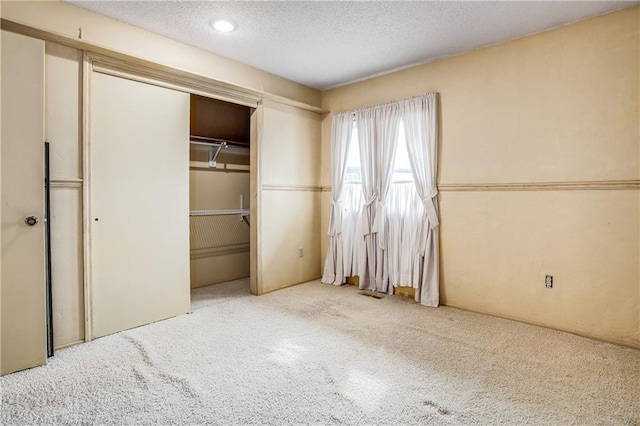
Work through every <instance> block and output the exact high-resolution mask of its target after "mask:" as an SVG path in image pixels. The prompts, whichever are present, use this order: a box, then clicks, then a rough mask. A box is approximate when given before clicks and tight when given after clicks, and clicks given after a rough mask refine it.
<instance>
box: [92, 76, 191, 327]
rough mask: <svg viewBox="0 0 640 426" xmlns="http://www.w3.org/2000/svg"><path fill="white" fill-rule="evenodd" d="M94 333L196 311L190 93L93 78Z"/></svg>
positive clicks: (110, 78) (108, 78) (136, 83)
mask: <svg viewBox="0 0 640 426" xmlns="http://www.w3.org/2000/svg"><path fill="white" fill-rule="evenodd" d="M90 126H91V140H90V157H91V163H90V176H91V179H90V182H91V183H90V198H91V210H90V214H91V235H90V239H91V300H92V303H91V308H92V309H91V312H92V313H91V321H92V337H94V338H96V337H101V336H104V335H107V334H111V333H115V332H118V331H122V330H126V329H129V328H133V327H137V326H140V325H144V324H148V323H151V322H154V321H158V320H162V319H165V318H169V317H173V316H176V315H180V314H183V313H187V312H189V309H190V293H189V287H190V286H189V95H188V94H186V93H182V92H177V91H174V90H169V89H165V88H161V87H157V86H153V85H149V84H144V83H139V82H135V81H131V80H127V79H123V78H119V77H113V76H109V75H105V74H100V73H93V74H92V82H91V124H90Z"/></svg>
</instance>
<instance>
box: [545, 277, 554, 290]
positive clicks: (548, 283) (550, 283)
mask: <svg viewBox="0 0 640 426" xmlns="http://www.w3.org/2000/svg"><path fill="white" fill-rule="evenodd" d="M544 286H545V287H546V288H553V275H545V276H544Z"/></svg>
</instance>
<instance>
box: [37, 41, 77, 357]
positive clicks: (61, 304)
mask: <svg viewBox="0 0 640 426" xmlns="http://www.w3.org/2000/svg"><path fill="white" fill-rule="evenodd" d="M45 49H46V56H45V60H46V62H45V76H46V82H45V87H46V93H45V105H46V108H45V110H46V116H45V139H46V141H47V142H49V143H50V163H51V185H52V188H51V248H52V258H51V262H52V265H51V270H52V296H53V339H54V346H55V347H56V348H60V347H64V346H68V345H71V344H74V343H78V342H81V341H83V340H84V290H83V289H84V282H83V273H82V268H83V254H82V182H81V180H82V141H81V116H80V109H81V103H82V95H81V93H82V88H81V85H80V82H81V81H82V79H81V75H82V74H81V73H82V69H81V68H82V52H80V51H79V50H76V49H72V48H69V47H65V46H61V45H59V44H55V43H46V45H45Z"/></svg>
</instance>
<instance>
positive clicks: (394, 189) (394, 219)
mask: <svg viewBox="0 0 640 426" xmlns="http://www.w3.org/2000/svg"><path fill="white" fill-rule="evenodd" d="M386 207H387V208H386V210H387V222H388V223H389V230H388V233H387V257H388V259H389V283H390V284H392V285H393V286H399V285H401V286H410V287H414V288H417V284H418V282H419V280H420V276H421V272H422V262H420V263H419V265H416V264H415V262H414V260H415V259H416V253H417V252H418V234H417V232H416V230H417V229H419V226H420V225H421V223H422V214H423V210H424V208H423V207H422V201H421V200H420V197H419V196H418V192H417V191H416V186H415V184H414V183H413V182H412V181H408V182H394V183H392V184H391V188H390V189H389V194H388V195H387V203H386Z"/></svg>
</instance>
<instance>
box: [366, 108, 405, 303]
mask: <svg viewBox="0 0 640 426" xmlns="http://www.w3.org/2000/svg"><path fill="white" fill-rule="evenodd" d="M374 112H375V127H376V132H375V136H376V138H375V140H374V148H375V182H376V194H377V204H376V217H375V222H374V224H373V229H372V231H371V232H372V233H375V234H377V236H376V239H377V242H378V247H377V249H376V276H375V290H376V291H379V292H383V293H387V292H388V293H391V292H392V287H390V286H389V259H388V256H387V253H386V250H387V228H388V223H387V219H386V207H385V202H386V199H387V194H388V193H389V188H390V187H391V180H392V179H393V164H394V159H395V155H396V148H397V146H398V143H397V142H398V126H399V122H400V115H399V114H400V107H399V105H398V104H397V103H395V104H390V105H383V106H380V107H377V108H375V109H374Z"/></svg>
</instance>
